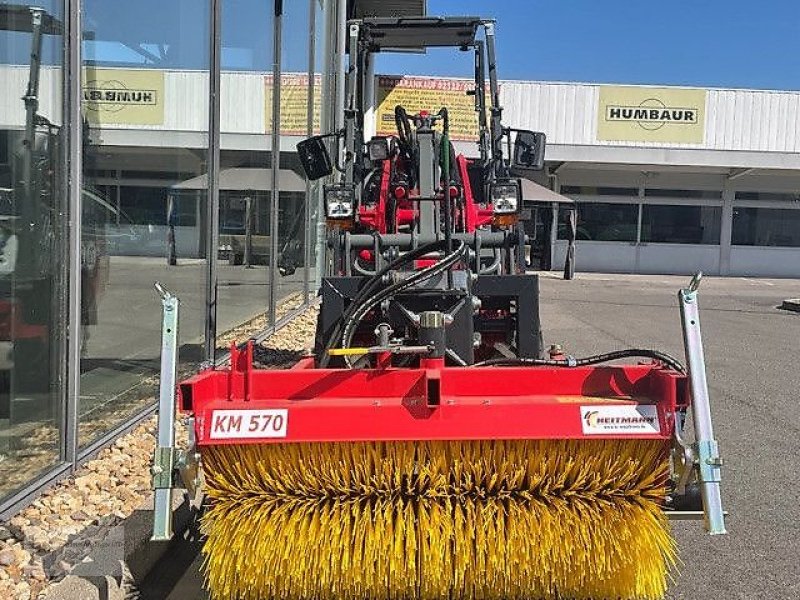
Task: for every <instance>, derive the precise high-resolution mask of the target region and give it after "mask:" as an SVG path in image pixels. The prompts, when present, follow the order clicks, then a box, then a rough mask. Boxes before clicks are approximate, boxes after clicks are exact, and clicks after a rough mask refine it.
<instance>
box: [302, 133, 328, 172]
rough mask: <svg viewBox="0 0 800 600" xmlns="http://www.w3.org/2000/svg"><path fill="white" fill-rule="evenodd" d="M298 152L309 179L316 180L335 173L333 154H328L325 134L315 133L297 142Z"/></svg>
mask: <svg viewBox="0 0 800 600" xmlns="http://www.w3.org/2000/svg"><path fill="white" fill-rule="evenodd" d="M297 154H298V156H299V157H300V164H301V165H303V171H305V173H306V177H307V178H308V179H309V181H315V180H317V179H320V178H322V177H327V176H328V175H330V174H331V173H333V163H331V155H330V154H328V148H327V147H326V146H325V141H324V137H323V136H321V135H315V136H313V137H310V138H308V139H306V140H303V141H302V142H300V143H299V144H297Z"/></svg>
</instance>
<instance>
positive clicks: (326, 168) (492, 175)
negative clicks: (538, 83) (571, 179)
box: [298, 17, 546, 204]
mask: <svg viewBox="0 0 800 600" xmlns="http://www.w3.org/2000/svg"><path fill="white" fill-rule="evenodd" d="M481 33H482V35H480V34H481ZM445 47H450V48H454V49H458V50H461V51H464V52H467V51H472V52H473V53H474V56H475V61H474V74H473V77H474V83H475V86H474V88H473V89H472V90H471V91H470V92H468V93H469V94H470V95H472V96H473V97H474V99H475V112H476V114H477V117H478V132H479V135H478V140H477V146H478V154H479V157H480V158H479V164H480V166H481V169H482V170H483V171H484V172H485V173H486V175H487V177H485V178H484V181H485V184H486V186H487V188H488V186H490V185H491V184H493V183H494V182H495V181H496V180H498V179H507V178H509V177H512V176H520V175H523V174H524V173H526V172H528V171H539V170H542V169H543V168H544V156H545V145H546V137H545V135H544V133H541V132H534V131H529V130H520V129H514V128H508V127H504V126H503V124H502V114H503V108H502V106H501V104H500V87H499V83H498V78H497V68H496V53H495V23H494V21H493V20H486V19H481V18H478V17H414V18H407V17H405V18H365V19H359V20H353V21H350V22H349V23H348V43H347V55H348V64H347V66H346V70H345V106H344V126H343V127H342V128H341V129H340V130H338V131H334V132H330V133H327V134H325V135H318V136H313V137H311V138H308V139H307V140H305V141H303V142H301V143H300V144H299V145H298V152H299V155H300V160H301V164H302V165H303V168H304V170H305V172H306V176H307V177H308V179H310V180H312V181H313V180H316V179H320V178H322V177H327V176H330V175H332V174H333V173H334V171H338V172H339V173H340V175H339V176H338V179H340V183H342V184H344V185H348V186H351V185H352V186H354V187H355V192H356V198H355V202H356V204H358V202H359V201H360V198H361V193H362V191H363V190H362V189H361V186H360V185H359V182H360V181H361V180H362V178H363V176H364V172H365V170H366V168H367V165H369V163H370V162H371V160H374V159H375V158H374V150H375V149H376V148H377V146H381V148H384V147H385V145H386V144H387V142H386V141H385V138H382V137H380V136H378V137H375V138H372V139H370V140H368V141H367V140H365V139H364V131H365V123H364V118H365V113H366V112H367V110H366V107H367V104H368V98H367V95H368V94H367V90H366V85H367V83H366V77H365V76H364V74H365V73H366V65H367V63H368V61H369V60H370V55H372V54H376V53H380V52H423V51H424V50H425V49H426V48H445ZM487 84H488V98H487ZM431 108H434V107H431ZM487 115H488V116H487ZM331 139H334V140H335V143H333V144H330V143H329V142H328V140H331ZM512 139H513V142H512ZM512 144H513V147H512ZM504 146H505V151H504ZM385 149H386V150H387V151H388V148H385ZM330 150H333V155H334V156H333V158H332V157H331V152H330ZM481 192H483V193H482V194H481V195H482V196H483V195H484V194H486V193H488V189H487V190H481Z"/></svg>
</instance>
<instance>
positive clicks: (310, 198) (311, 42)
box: [303, 0, 317, 303]
mask: <svg viewBox="0 0 800 600" xmlns="http://www.w3.org/2000/svg"><path fill="white" fill-rule="evenodd" d="M316 54H317V2H316V0H308V98H307V99H306V135H307V136H309V137H310V136H312V135H314V92H315V85H314V84H315V81H314V75H315V73H314V71H315V69H314V65H315V62H316ZM315 190H316V185H315V184H314V183H312V182H311V181H308V179H306V203H305V206H304V209H305V214H304V215H303V221H304V224H305V228H304V231H303V236H304V237H303V242H304V243H303V266H304V268H303V302H304V303H305V302H307V301H308V298H309V295H310V292H311V281H310V276H311V257H312V254H311V240H312V237H311V228H312V226H313V222H312V216H313V211H312V210H311V203H312V202H314V201H315Z"/></svg>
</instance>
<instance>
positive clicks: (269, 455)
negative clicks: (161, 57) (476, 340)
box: [154, 281, 724, 600]
mask: <svg viewBox="0 0 800 600" xmlns="http://www.w3.org/2000/svg"><path fill="white" fill-rule="evenodd" d="M680 299H681V309H682V310H681V313H682V316H683V324H684V334H685V336H684V337H685V341H686V351H687V357H688V363H689V366H690V372H689V373H688V374H686V373H684V372H683V367H681V366H680V364H678V363H677V362H676V361H675V360H674V359H671V358H670V357H668V356H666V355H661V354H660V353H657V352H652V351H626V352H623V353H622V354H625V355H644V356H650V357H651V358H653V357H654V356H655V357H661V359H662V360H660V361H652V360H651V361H649V362H648V363H647V364H636V365H613V366H603V365H596V364H593V363H599V362H603V361H607V360H609V359H616V358H619V356H620V353H615V354H610V355H602V356H598V357H592V358H589V359H573V358H571V357H566V358H563V359H562V358H558V357H556V358H555V359H548V360H543V361H536V360H527V361H522V360H511V359H507V360H494V361H490V363H489V364H492V365H496V366H492V367H491V368H489V367H480V366H473V367H450V366H447V367H446V366H445V365H444V362H443V360H442V359H441V357H436V356H435V354H436V350H435V344H434V345H432V346H431V348H432V349H431V351H430V352H429V354H434V356H433V357H422V358H420V360H419V364H418V366H417V367H415V368H393V367H392V366H391V357H386V356H384V357H383V358H382V360H378V361H377V363H378V367H377V368H365V369H318V368H314V367H315V362H314V359H313V358H310V357H309V358H304V359H301V360H300V361H299V362H298V363H297V364H296V365H295V366H294V367H293V368H291V369H288V370H279V371H274V370H262V369H255V368H254V367H253V346H252V344H248V345H247V346H245V347H243V348H237V347H235V346H234V347H233V348H232V356H231V367H230V369H220V370H207V371H204V372H201V373H200V374H198V375H196V376H194V377H193V378H191V379H189V380H187V381H185V382H183V383H182V384H180V386H179V396H178V408H179V409H181V410H183V411H188V412H191V415H192V416H191V417H190V421H191V423H192V425H193V432H194V436H193V439H192V440H190V441H191V442H192V443H193V444H195V447H194V449H193V450H192V451H190V452H189V453H188V454H184V453H177V452H176V451H174V449H173V450H172V453H173V454H174V455H175V456H177V459H176V460H175V461H174V462H173V463H172V464H173V466H174V465H176V464H177V466H178V469H177V470H178V471H179V474H181V475H182V476H183V480H184V481H186V480H187V475H186V472H187V471H188V472H189V473H190V474H193V473H194V470H193V469H191V468H190V467H191V466H192V464H191V463H192V460H187V456H190V457H194V460H197V459H199V458H200V456H202V463H203V471H204V473H205V486H206V488H205V489H206V495H207V500H208V505H209V508H208V509H207V512H206V514H205V516H204V518H203V529H204V531H205V534H206V536H207V540H206V543H205V546H204V550H203V552H204V554H205V565H204V568H205V571H206V577H207V586H208V588H209V590H210V592H211V595H212V597H213V598H215V599H222V598H225V599H233V598H238V599H247V600H250V599H257V598H285V599H312V598H331V599H333V598H343V599H350V598H352V599H370V598H397V599H405V598H408V599H434V598H436V599H439V598H441V599H445V598H447V599H451V598H528V599H530V598H538V599H543V600H545V599H546V600H550V599H552V600H556V599H584V598H585V599H594V600H600V599H608V600H611V599H659V598H663V597H664V595H665V593H666V589H667V584H668V582H669V580H670V577H671V571H672V569H673V568H674V566H675V564H676V562H677V556H676V546H675V542H674V540H673V538H672V536H671V534H670V530H669V525H668V520H669V519H681V518H684V519H685V518H690V519H694V518H703V517H704V518H705V520H706V527H707V529H708V530H709V531H710V532H711V533H724V522H723V513H722V511H721V507H720V504H719V466H720V460H719V457H718V453H717V452H716V443H715V442H713V438H708V437H706V438H703V437H702V436H708V435H710V434H711V431H710V420H709V418H708V416H709V414H708V402H707V395H705V394H704V390H705V382H704V375H705V371H704V368H703V366H702V345H701V343H700V338H699V329H698V328H699V319H698V315H697V312H696V301H697V298H696V282H695V281H693V284H692V286H691V287H690V288H688V289H685V290H681V293H680ZM429 320H430V319H429ZM433 321H436V319H433ZM423 322H425V320H424V319H423ZM432 337H435V336H432V335H431V332H424V331H421V332H420V339H423V340H425V339H429V338H432ZM503 363H519V364H516V365H515V366H509V365H508V364H505V365H504V364H503ZM531 363H546V364H539V365H531ZM167 397H169V394H167ZM170 400H171V399H170ZM689 408H692V410H693V413H694V414H693V416H694V419H693V420H694V422H695V437H696V440H697V441H696V442H695V443H694V444H687V443H686V442H684V441H683V434H682V431H681V428H682V424H683V421H684V418H685V416H686V412H687V409H689ZM169 455H170V452H167V451H166V450H165V449H164V448H160V449H159V450H158V452H157V455H156V456H157V461H156V467H158V466H159V463H158V457H159V456H161V457H162V458H163V457H164V456H169ZM163 464H167V463H163ZM194 466H195V467H196V465H194ZM156 471H159V472H160V470H159V469H157V468H155V467H154V473H155V472H156ZM189 478H191V477H189ZM154 479H155V480H156V482H158V480H159V475H156V477H155V478H154ZM164 487H167V488H169V487H170V486H168V485H165V486H164ZM162 491H163V490H162ZM692 491H696V492H697V493H696V494H692ZM700 498H702V504H699V501H700ZM692 500H696V501H697V502H695V503H694V504H693V503H692ZM157 513H158V506H157ZM156 520H157V522H159V519H158V514H157V519H156Z"/></svg>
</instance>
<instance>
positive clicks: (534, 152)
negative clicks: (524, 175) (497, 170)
mask: <svg viewBox="0 0 800 600" xmlns="http://www.w3.org/2000/svg"><path fill="white" fill-rule="evenodd" d="M546 141H547V136H546V135H545V134H544V133H542V132H540V131H527V130H522V129H521V130H517V139H516V140H515V141H514V157H513V160H512V161H511V168H512V169H518V170H521V171H541V170H542V169H544V149H545V145H546Z"/></svg>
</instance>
